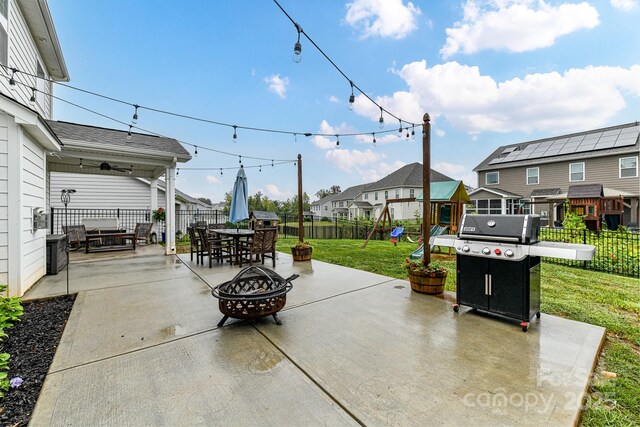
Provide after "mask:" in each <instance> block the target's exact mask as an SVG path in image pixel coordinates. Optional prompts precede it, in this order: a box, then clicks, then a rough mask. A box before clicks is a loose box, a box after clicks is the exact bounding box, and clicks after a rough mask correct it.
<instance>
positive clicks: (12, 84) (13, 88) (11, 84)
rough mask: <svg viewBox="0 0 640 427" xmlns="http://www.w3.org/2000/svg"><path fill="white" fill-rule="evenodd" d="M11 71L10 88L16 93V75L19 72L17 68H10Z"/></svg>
mask: <svg viewBox="0 0 640 427" xmlns="http://www.w3.org/2000/svg"><path fill="white" fill-rule="evenodd" d="M9 70H11V77H9V86H11V90H12V91H14V92H15V90H16V79H15V75H16V73H17V72H18V69H17V68H9Z"/></svg>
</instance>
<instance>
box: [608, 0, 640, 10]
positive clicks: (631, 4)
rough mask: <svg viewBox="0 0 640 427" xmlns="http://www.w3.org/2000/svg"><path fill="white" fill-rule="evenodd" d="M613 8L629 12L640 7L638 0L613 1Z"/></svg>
mask: <svg viewBox="0 0 640 427" xmlns="http://www.w3.org/2000/svg"><path fill="white" fill-rule="evenodd" d="M611 6H613V7H614V8H616V9H619V10H622V11H625V12H628V11H630V10H632V9H634V8H636V7H637V6H638V2H637V1H636V0H611Z"/></svg>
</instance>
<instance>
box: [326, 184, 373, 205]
mask: <svg viewBox="0 0 640 427" xmlns="http://www.w3.org/2000/svg"><path fill="white" fill-rule="evenodd" d="M367 185H369V184H359V185H354V186H353V187H349V188H347V189H346V190H344V191H343V192H342V193H338V194H336V195H335V196H336V197H334V198H333V199H331V201H334V202H339V201H344V200H353V199H355V198H356V197H357V196H358V195H359V194H360V193H362V191H363V190H364V188H365V187H366V186H367Z"/></svg>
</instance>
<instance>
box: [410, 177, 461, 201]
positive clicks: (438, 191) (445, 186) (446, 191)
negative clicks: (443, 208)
mask: <svg viewBox="0 0 640 427" xmlns="http://www.w3.org/2000/svg"><path fill="white" fill-rule="evenodd" d="M457 191H461V194H459V196H460V197H459V199H460V200H462V201H465V200H469V196H468V195H467V191H466V190H465V188H464V185H462V181H440V182H432V183H431V186H430V192H431V201H432V202H448V201H449V200H451V199H452V198H454V196H455V195H456V192H457ZM422 199H423V197H422V192H420V194H419V195H418V197H416V200H417V201H419V202H421V201H422ZM457 199H458V197H456V200H457Z"/></svg>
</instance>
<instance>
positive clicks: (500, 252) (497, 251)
mask: <svg viewBox="0 0 640 427" xmlns="http://www.w3.org/2000/svg"><path fill="white" fill-rule="evenodd" d="M493 253H494V254H496V255H501V254H502V251H501V250H500V249H497V248H496V249H495V250H494V251H493Z"/></svg>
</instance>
